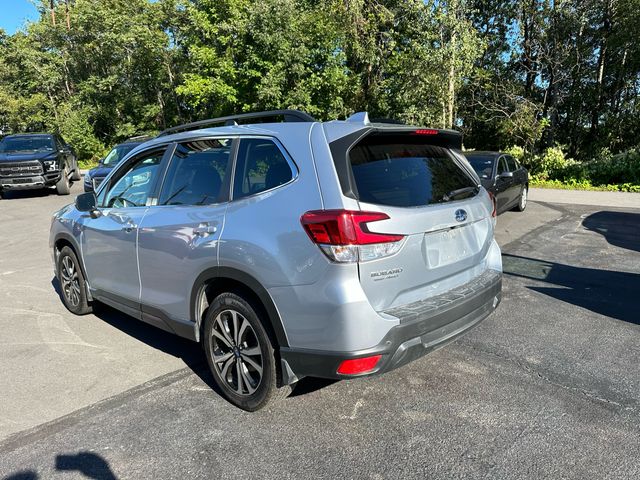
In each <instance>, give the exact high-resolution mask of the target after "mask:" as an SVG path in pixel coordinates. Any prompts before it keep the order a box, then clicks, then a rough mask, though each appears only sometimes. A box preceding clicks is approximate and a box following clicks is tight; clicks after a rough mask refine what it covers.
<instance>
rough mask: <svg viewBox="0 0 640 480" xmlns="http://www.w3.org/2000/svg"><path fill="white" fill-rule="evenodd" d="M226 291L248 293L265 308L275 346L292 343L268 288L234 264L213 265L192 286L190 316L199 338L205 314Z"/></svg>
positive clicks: (254, 302)
mask: <svg viewBox="0 0 640 480" xmlns="http://www.w3.org/2000/svg"><path fill="white" fill-rule="evenodd" d="M223 292H234V293H238V294H241V295H243V296H245V297H246V299H247V300H248V301H250V302H251V303H252V304H254V305H255V307H256V308H258V309H260V310H261V313H262V314H263V315H264V316H265V318H266V319H267V321H268V325H266V327H267V329H269V330H270V331H271V333H272V334H273V335H274V337H275V338H274V340H275V341H276V342H277V345H275V346H274V347H275V348H276V349H278V348H279V347H288V346H289V342H288V340H287V335H286V333H285V330H284V326H283V325H282V319H281V318H280V314H279V313H278V309H277V308H276V306H275V303H274V302H273V299H272V298H271V295H269V292H267V289H266V288H264V287H263V286H262V284H261V283H260V282H259V281H258V280H256V279H255V278H254V277H252V276H251V275H249V274H247V273H245V272H243V271H241V270H237V269H235V268H231V267H213V268H209V269H207V270H205V271H204V272H202V273H201V274H200V275H198V278H197V279H196V281H195V283H194V285H193V287H192V289H191V299H190V303H189V305H190V312H189V316H190V318H192V319H194V320H195V322H196V325H197V328H196V335H198V338H197V339H196V340H199V339H200V338H201V333H202V327H203V323H204V322H203V321H204V315H205V312H206V311H207V308H208V306H209V305H210V304H211V302H212V301H213V299H214V298H215V297H216V296H217V295H218V294H220V293H223Z"/></svg>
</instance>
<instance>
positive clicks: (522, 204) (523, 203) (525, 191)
mask: <svg viewBox="0 0 640 480" xmlns="http://www.w3.org/2000/svg"><path fill="white" fill-rule="evenodd" d="M528 196H529V187H527V186H526V185H525V186H523V187H522V191H521V192H520V198H519V199H518V205H517V206H516V208H515V210H517V211H519V212H524V209H525V208H527V200H528Z"/></svg>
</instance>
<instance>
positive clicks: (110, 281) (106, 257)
mask: <svg viewBox="0 0 640 480" xmlns="http://www.w3.org/2000/svg"><path fill="white" fill-rule="evenodd" d="M145 211H146V208H119V209H109V210H103V215H102V216H101V217H99V218H91V217H90V216H88V215H87V216H86V217H84V218H83V221H82V229H83V231H82V240H81V246H82V257H83V260H84V265H85V269H86V271H87V276H88V278H89V283H90V285H91V288H92V290H98V291H102V292H107V293H111V294H114V295H117V296H118V297H121V298H123V299H126V300H130V301H135V302H138V301H139V297H140V282H139V279H138V260H137V256H136V235H137V225H139V224H140V221H141V220H142V218H143V217H144V214H145Z"/></svg>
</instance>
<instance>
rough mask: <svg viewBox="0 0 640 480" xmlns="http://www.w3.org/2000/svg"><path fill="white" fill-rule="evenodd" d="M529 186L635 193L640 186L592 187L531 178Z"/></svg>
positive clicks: (576, 183)
mask: <svg viewBox="0 0 640 480" xmlns="http://www.w3.org/2000/svg"><path fill="white" fill-rule="evenodd" d="M529 185H530V186H532V187H536V188H557V189H560V190H589V191H597V192H637V193H640V185H635V184H633V183H619V184H609V185H593V184H592V183H591V182H590V181H588V180H567V181H560V180H540V179H536V178H531V180H530V181H529Z"/></svg>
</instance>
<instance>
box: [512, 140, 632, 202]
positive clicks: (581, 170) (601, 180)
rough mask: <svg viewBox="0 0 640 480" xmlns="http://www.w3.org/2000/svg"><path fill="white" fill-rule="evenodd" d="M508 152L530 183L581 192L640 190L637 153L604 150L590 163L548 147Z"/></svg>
mask: <svg viewBox="0 0 640 480" xmlns="http://www.w3.org/2000/svg"><path fill="white" fill-rule="evenodd" d="M507 153H509V154H510V155H512V156H513V157H515V158H517V159H518V160H519V161H520V162H521V163H522V164H523V165H524V166H525V167H527V169H528V170H529V174H530V175H531V184H532V185H535V186H542V187H547V188H572V189H581V190H609V191H623V192H638V191H640V152H639V151H638V150H636V149H632V150H629V151H626V152H623V153H619V154H616V155H612V154H611V152H610V151H609V149H607V148H604V149H602V150H601V151H600V152H598V154H597V155H596V158H594V159H593V160H591V161H588V162H576V161H575V160H573V159H571V158H567V157H566V156H565V154H564V153H563V151H562V149H561V148H560V147H551V148H547V149H546V150H545V151H544V152H543V153H541V154H537V155H530V154H527V153H526V152H525V151H524V149H523V148H521V147H517V146H514V147H511V148H510V149H508V150H507Z"/></svg>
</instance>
